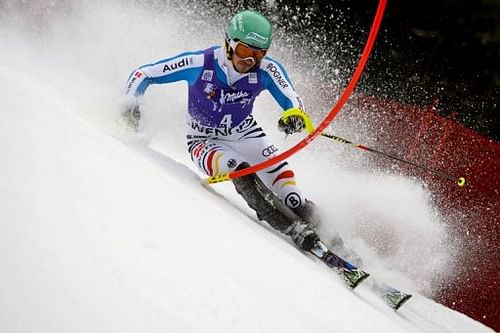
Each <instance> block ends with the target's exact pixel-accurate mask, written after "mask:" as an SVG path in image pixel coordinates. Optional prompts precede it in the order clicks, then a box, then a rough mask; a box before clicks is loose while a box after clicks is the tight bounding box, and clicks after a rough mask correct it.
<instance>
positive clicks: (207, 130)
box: [122, 10, 325, 251]
mask: <svg viewBox="0 0 500 333" xmlns="http://www.w3.org/2000/svg"><path fill="white" fill-rule="evenodd" d="M271 39H272V26H271V23H270V22H269V20H268V19H267V18H266V17H265V16H263V15H262V14H261V13H259V12H257V11H253V10H245V11H242V12H239V13H237V14H236V15H235V16H234V17H232V18H231V19H230V21H229V23H228V25H227V31H226V38H225V41H224V46H223V47H220V46H215V47H210V48H208V49H206V50H200V51H195V52H185V53H182V54H179V55H177V56H175V57H171V58H167V59H164V60H161V61H158V62H156V63H152V64H147V65H144V66H141V67H139V68H137V69H136V70H135V71H133V72H132V74H131V75H130V77H129V79H128V82H127V85H126V89H125V95H126V96H128V97H129V100H130V102H129V103H128V105H126V107H125V109H124V111H123V113H122V116H123V117H124V119H125V120H126V121H127V124H128V125H129V126H130V127H131V128H133V129H134V130H136V131H137V129H138V126H139V121H140V119H141V112H140V109H139V104H140V100H141V97H142V96H143V94H144V93H145V91H146V89H147V88H148V86H149V85H150V84H160V83H161V84H163V83H170V82H175V81H181V80H184V81H187V83H188V85H189V96H188V112H187V136H186V139H187V146H188V151H189V154H190V155H191V159H192V161H193V162H194V163H195V164H196V165H197V167H198V168H199V169H200V170H201V171H202V172H204V173H206V174H207V175H210V176H213V175H217V174H223V173H227V172H231V171H234V170H239V169H242V168H245V167H247V166H249V164H257V163H259V162H262V161H263V160H266V159H269V158H271V157H273V156H275V155H276V153H277V151H278V149H277V148H276V146H275V145H274V144H273V143H272V142H271V141H270V140H269V139H268V137H267V136H266V133H265V132H264V131H263V130H262V128H261V127H260V126H259V125H258V123H257V121H256V120H255V119H254V117H253V115H252V110H253V104H254V101H255V98H256V97H257V96H258V95H259V94H260V93H261V92H262V91H263V90H267V91H269V92H270V93H271V95H272V96H273V97H274V99H275V100H276V102H277V103H278V104H279V105H280V106H281V108H283V110H285V111H284V113H283V114H282V116H281V118H280V119H279V122H278V128H279V130H281V131H283V132H285V133H286V134H292V133H299V132H301V131H302V130H303V129H304V127H305V124H306V123H307V122H308V121H310V119H309V116H308V115H307V113H306V112H305V111H304V104H303V101H302V99H301V97H300V96H299V95H298V94H297V92H296V91H295V89H294V87H293V85H292V82H291V81H290V79H289V76H288V73H287V72H286V70H285V68H284V67H283V66H282V65H281V64H280V63H279V62H278V61H276V60H273V59H272V58H270V57H269V56H267V55H266V54H267V51H268V49H269V47H270V45H271ZM233 184H234V186H235V187H236V190H237V191H238V193H240V194H241V195H242V196H243V198H244V199H245V200H246V201H247V203H248V204H249V205H250V207H252V208H253V209H254V210H255V211H256V212H257V216H258V217H259V219H260V220H265V221H267V222H268V223H269V224H270V225H271V226H272V227H273V228H275V229H277V230H279V231H280V232H282V233H284V234H286V235H289V236H291V238H292V239H293V241H294V242H295V243H296V244H297V245H298V246H299V247H300V248H302V249H304V250H306V251H308V250H311V248H312V247H313V246H314V245H315V243H316V242H317V241H318V240H319V238H318V236H317V235H316V232H315V231H314V224H316V223H317V217H316V216H315V207H314V205H313V203H312V202H311V201H309V200H307V199H306V198H305V197H304V195H303V194H302V192H301V191H300V190H299V188H298V187H297V185H296V180H295V174H294V172H293V170H292V169H291V168H290V165H289V164H288V162H282V163H281V164H278V165H274V166H272V167H270V168H268V169H264V170H262V171H260V172H258V176H256V175H254V174H253V175H249V176H246V177H241V178H238V179H235V180H233ZM268 189H269V190H270V191H272V193H273V194H274V195H276V196H277V197H278V198H279V199H280V200H281V202H280V203H278V204H277V205H276V202H273V203H270V202H268V201H266V200H265V198H264V197H265V196H266V192H265V191H266V190H268ZM276 206H278V207H276ZM323 250H325V249H323Z"/></svg>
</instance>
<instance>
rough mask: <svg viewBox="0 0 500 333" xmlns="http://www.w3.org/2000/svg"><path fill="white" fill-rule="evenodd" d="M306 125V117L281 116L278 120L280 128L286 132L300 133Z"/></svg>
mask: <svg viewBox="0 0 500 333" xmlns="http://www.w3.org/2000/svg"><path fill="white" fill-rule="evenodd" d="M305 127H306V124H305V123H304V119H303V118H302V117H300V116H289V117H287V118H286V119H283V118H280V120H279V121H278V129H279V130H280V131H282V132H285V133H286V134H293V133H300V132H302V130H303V129H304V128H305Z"/></svg>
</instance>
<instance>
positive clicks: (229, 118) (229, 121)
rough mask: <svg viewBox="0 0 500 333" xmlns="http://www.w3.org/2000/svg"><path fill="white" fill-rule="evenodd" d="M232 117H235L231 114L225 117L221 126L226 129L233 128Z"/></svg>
mask: <svg viewBox="0 0 500 333" xmlns="http://www.w3.org/2000/svg"><path fill="white" fill-rule="evenodd" d="M232 116H233V115H232V114H230V113H229V114H226V115H224V117H222V119H221V121H220V125H221V126H225V127H226V128H231V124H232V123H233V120H232Z"/></svg>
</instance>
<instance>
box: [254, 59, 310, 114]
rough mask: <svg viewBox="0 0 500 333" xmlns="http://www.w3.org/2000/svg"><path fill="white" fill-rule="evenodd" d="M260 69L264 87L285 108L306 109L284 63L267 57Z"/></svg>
mask: <svg viewBox="0 0 500 333" xmlns="http://www.w3.org/2000/svg"><path fill="white" fill-rule="evenodd" d="M260 70H261V74H262V81H263V82H262V84H263V87H264V88H265V89H267V90H268V91H269V92H270V93H271V95H272V96H273V97H274V99H275V100H276V102H277V103H278V104H279V105H280V106H281V107H282V108H283V110H287V109H290V108H299V109H302V110H304V111H305V108H304V102H303V101H302V98H301V97H300V96H299V95H298V94H297V92H296V91H295V88H294V87H293V85H292V82H291V80H290V78H289V77H288V73H287V71H286V69H285V67H283V65H281V64H280V63H279V62H277V61H275V60H273V59H271V58H269V57H266V58H265V59H264V60H263V61H262V63H261V66H260Z"/></svg>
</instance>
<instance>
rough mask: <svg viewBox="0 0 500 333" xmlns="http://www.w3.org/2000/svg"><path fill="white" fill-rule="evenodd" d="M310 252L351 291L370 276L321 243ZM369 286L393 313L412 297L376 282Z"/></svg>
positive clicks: (317, 243)
mask: <svg viewBox="0 0 500 333" xmlns="http://www.w3.org/2000/svg"><path fill="white" fill-rule="evenodd" d="M310 252H311V253H312V254H313V255H314V256H316V257H317V258H319V259H320V260H321V261H322V262H324V263H325V264H326V265H327V266H328V267H329V268H331V269H333V270H334V271H335V272H336V273H338V274H339V275H340V276H341V277H342V279H343V280H344V281H345V283H346V284H347V286H349V287H350V288H352V289H354V288H356V287H357V286H358V285H359V284H360V283H361V282H363V281H364V280H366V278H368V277H369V276H370V274H369V273H367V272H365V271H363V270H361V269H360V268H358V267H356V266H355V265H353V264H351V263H349V262H348V261H346V260H344V259H342V258H341V257H339V256H338V255H336V254H335V253H333V252H332V251H330V250H329V249H328V248H327V247H326V245H325V244H324V243H323V242H322V241H318V242H316V244H315V245H314V246H313V248H312V249H311V250H310ZM371 286H372V287H373V289H374V291H375V292H376V293H377V294H378V295H379V296H380V297H381V298H382V300H383V301H384V302H385V303H386V304H387V305H389V306H390V307H391V308H393V309H394V310H395V311H397V310H398V309H399V308H401V306H403V304H404V303H406V302H407V301H408V300H409V299H410V298H411V297H412V295H411V294H407V293H404V292H402V291H400V290H398V289H396V288H393V287H390V286H388V285H386V284H383V283H380V282H378V281H374V283H373V284H372V285H371Z"/></svg>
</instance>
